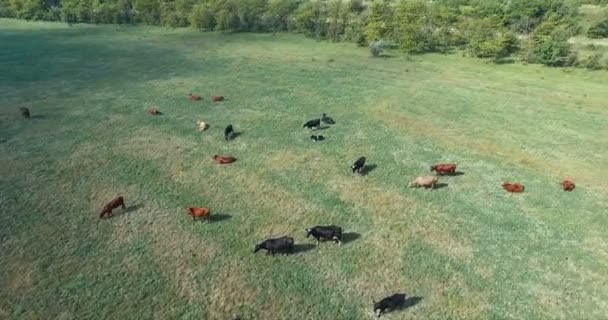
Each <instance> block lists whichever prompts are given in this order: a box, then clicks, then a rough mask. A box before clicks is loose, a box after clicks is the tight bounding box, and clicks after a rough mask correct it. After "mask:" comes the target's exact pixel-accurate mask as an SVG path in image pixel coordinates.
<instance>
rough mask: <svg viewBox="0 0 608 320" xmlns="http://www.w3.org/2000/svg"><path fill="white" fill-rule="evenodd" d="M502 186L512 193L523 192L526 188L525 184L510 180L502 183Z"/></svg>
mask: <svg viewBox="0 0 608 320" xmlns="http://www.w3.org/2000/svg"><path fill="white" fill-rule="evenodd" d="M502 188H503V189H505V190H507V192H511V193H522V192H524V189H525V187H524V185H523V184H519V183H510V182H508V181H507V182H505V183H503V184H502Z"/></svg>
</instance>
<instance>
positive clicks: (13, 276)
mask: <svg viewBox="0 0 608 320" xmlns="http://www.w3.org/2000/svg"><path fill="white" fill-rule="evenodd" d="M5 276H6V278H5V281H6V283H7V286H6V288H7V289H8V290H9V291H10V292H11V293H12V294H14V295H20V294H23V293H25V292H28V291H29V290H30V289H32V286H33V270H32V264H31V262H29V261H27V260H25V259H20V258H17V259H11V261H10V262H9V264H8V268H7V270H6V274H5Z"/></svg>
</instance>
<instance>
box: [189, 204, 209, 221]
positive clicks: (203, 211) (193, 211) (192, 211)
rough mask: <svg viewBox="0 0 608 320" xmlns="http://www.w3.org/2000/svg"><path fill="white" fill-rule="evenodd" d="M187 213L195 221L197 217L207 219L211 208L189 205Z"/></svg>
mask: <svg viewBox="0 0 608 320" xmlns="http://www.w3.org/2000/svg"><path fill="white" fill-rule="evenodd" d="M188 214H189V215H191V216H192V221H196V219H197V218H201V219H203V220H209V218H210V217H211V209H209V208H197V207H191V208H188Z"/></svg>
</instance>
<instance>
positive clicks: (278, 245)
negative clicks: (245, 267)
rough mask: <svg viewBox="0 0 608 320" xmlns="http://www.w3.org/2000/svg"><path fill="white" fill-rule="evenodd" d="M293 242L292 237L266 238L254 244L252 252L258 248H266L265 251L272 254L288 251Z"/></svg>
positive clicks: (291, 247)
mask: <svg viewBox="0 0 608 320" xmlns="http://www.w3.org/2000/svg"><path fill="white" fill-rule="evenodd" d="M293 243H294V241H293V238H292V237H281V238H275V239H267V240H264V242H262V243H260V244H256V245H255V250H254V251H253V253H256V252H258V251H260V249H265V250H267V253H269V254H272V255H273V256H274V255H275V253H278V252H283V253H288V252H290V251H291V250H292V249H293Z"/></svg>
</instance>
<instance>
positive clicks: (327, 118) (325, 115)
mask: <svg viewBox="0 0 608 320" xmlns="http://www.w3.org/2000/svg"><path fill="white" fill-rule="evenodd" d="M321 120H322V121H323V122H325V123H327V124H336V122H335V121H334V119H332V118H330V117H328V116H327V114H325V113H324V114H323V116H322V117H321Z"/></svg>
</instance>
